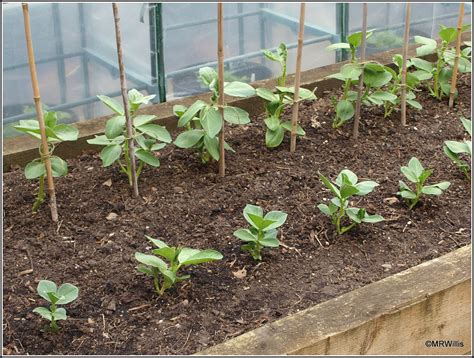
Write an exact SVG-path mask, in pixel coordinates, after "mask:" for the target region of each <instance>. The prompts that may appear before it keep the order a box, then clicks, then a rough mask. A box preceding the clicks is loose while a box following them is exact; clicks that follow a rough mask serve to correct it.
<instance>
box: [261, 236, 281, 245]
mask: <svg viewBox="0 0 474 358" xmlns="http://www.w3.org/2000/svg"><path fill="white" fill-rule="evenodd" d="M259 243H260V244H261V245H263V246H265V247H278V246H280V241H278V239H277V238H275V237H264V238H263V239H261V240H260V241H259Z"/></svg>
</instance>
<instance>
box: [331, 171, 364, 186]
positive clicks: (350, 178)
mask: <svg viewBox="0 0 474 358" xmlns="http://www.w3.org/2000/svg"><path fill="white" fill-rule="evenodd" d="M344 175H345V176H346V177H347V179H348V183H350V184H352V185H355V184H357V181H358V180H359V178H357V175H356V174H355V173H354V172H352V171H351V170H349V169H343V170H341V172H340V173H339V174H338V176H337V178H336V184H337V185H339V186H341V185H342V184H343V182H344V180H343V178H344Z"/></svg>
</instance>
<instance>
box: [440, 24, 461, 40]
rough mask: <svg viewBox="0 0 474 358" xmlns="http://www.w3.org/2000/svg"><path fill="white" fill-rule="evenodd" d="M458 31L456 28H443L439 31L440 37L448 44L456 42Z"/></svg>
mask: <svg viewBox="0 0 474 358" xmlns="http://www.w3.org/2000/svg"><path fill="white" fill-rule="evenodd" d="M456 34H457V30H456V28H454V27H443V28H441V30H440V31H439V37H441V39H442V40H443V41H445V42H447V43H448V44H449V43H451V42H453V41H454V40H456Z"/></svg>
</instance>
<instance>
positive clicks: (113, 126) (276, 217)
mask: <svg viewBox="0 0 474 358" xmlns="http://www.w3.org/2000/svg"><path fill="white" fill-rule="evenodd" d="M442 33H443V35H441V33H440V36H441V38H442V39H443V43H444V42H446V44H444V45H443V46H441V49H439V50H438V49H435V50H436V51H437V53H438V62H437V64H436V67H434V66H433V67H432V71H431V75H432V77H433V84H434V87H433V88H431V87H429V89H430V93H431V94H432V95H433V96H435V97H437V96H436V94H439V93H445V94H446V92H445V91H444V90H443V85H442V83H444V82H443V80H441V79H440V78H441V77H442V76H444V75H445V74H443V73H445V72H446V71H448V72H449V69H447V68H448V66H451V64H450V62H449V51H451V49H449V47H448V45H449V44H450V43H451V42H452V40H450V39H449V38H448V39H447V40H445V39H444V37H443V36H447V35H445V34H446V33H449V31H446V30H445V31H443V32H442ZM361 36H362V35H361V34H360V33H356V34H353V35H351V36H350V37H349V39H348V41H349V43H348V44H335V45H333V46H332V47H331V49H334V48H341V49H349V50H350V51H351V57H352V61H351V63H349V64H346V65H344V66H343V67H342V68H341V71H340V73H339V74H336V75H333V76H332V77H334V78H337V79H340V80H342V81H344V94H343V99H342V101H340V102H339V103H337V104H336V119H335V121H334V123H335V125H334V126H335V127H338V126H340V125H342V124H343V123H345V122H347V121H348V120H349V119H350V118H351V117H352V116H349V117H347V116H348V115H349V114H350V113H352V112H353V99H355V98H354V93H355V92H354V91H352V90H351V89H352V86H353V85H354V84H355V83H356V82H357V81H358V78H359V76H360V74H361V73H364V83H365V84H366V89H365V93H364V97H363V99H364V102H363V103H364V104H366V105H383V106H384V108H385V114H386V115H387V116H388V115H390V113H391V112H392V111H393V110H394V109H396V108H397V105H398V103H399V99H398V98H399V90H400V70H399V71H398V72H395V71H393V70H392V69H391V68H389V67H386V66H382V65H380V64H378V63H374V62H367V63H364V64H358V63H357V61H356V59H355V53H356V50H357V47H358V46H359V45H360V42H361ZM368 36H370V32H369V35H368ZM415 40H416V41H417V42H420V41H424V42H425V43H424V44H423V46H422V47H421V48H424V49H423V51H425V52H426V51H427V49H426V48H425V47H424V46H428V45H432V43H431V42H429V41H427V40H420V39H418V40H417V38H415ZM433 41H434V40H433ZM431 47H432V46H431ZM435 50H432V51H435ZM446 53H448V55H446ZM264 54H265V56H266V57H267V58H269V59H270V60H272V61H277V62H278V63H279V64H280V66H281V71H282V74H281V76H280V77H279V79H278V86H277V87H276V89H275V91H273V92H272V91H270V90H267V89H262V88H259V89H257V90H255V89H254V88H252V87H251V86H250V85H248V84H245V83H242V82H237V81H234V82H229V83H225V85H224V86H225V87H224V93H226V94H227V95H231V96H234V97H248V96H252V95H254V94H256V95H258V96H259V97H261V98H262V99H264V100H265V110H266V114H267V117H266V118H265V125H266V134H265V143H266V145H267V147H269V148H273V147H277V146H279V145H280V144H281V142H282V140H283V137H284V133H285V131H289V130H290V129H291V128H290V125H289V122H283V121H282V120H281V114H282V111H283V108H284V107H285V106H286V105H291V104H293V101H294V99H293V93H294V88H292V87H286V86H285V80H286V61H287V49H286V46H285V45H284V44H281V45H280V47H279V48H278V50H277V52H276V53H272V52H270V51H265V52H264ZM419 54H420V53H419ZM463 54H464V59H465V60H466V61H468V58H469V59H470V47H469V52H468V51H466V49H465V50H463ZM440 56H441V58H442V59H443V61H444V62H443V61H441V62H440ZM420 61H424V60H421V59H410V64H411V65H410V66H412V65H413V66H415V67H416V68H419V67H424V69H423V70H422V69H421V68H420V69H418V70H416V71H415V72H413V73H412V75H413V76H414V77H411V76H410V78H411V79H409V80H408V81H407V84H408V86H409V88H410V92H409V93H413V94H412V95H409V96H408V101H409V102H408V103H409V104H410V105H411V106H413V107H415V108H421V105H420V104H419V103H418V102H417V101H416V100H415V96H414V92H415V91H419V88H418V87H417V86H418V84H419V83H421V81H426V80H428V79H430V78H429V77H428V75H427V74H425V75H424V77H423V74H421V73H420V72H419V71H424V72H426V73H428V72H429V71H427V70H428V69H429V68H428V65H427V64H426V63H424V62H420ZM394 62H395V64H396V66H397V67H398V68H399V69H400V68H401V56H399V55H396V56H395V57H394ZM425 62H426V61H425ZM463 68H464V69H465V70H466V71H465V72H467V69H466V68H465V67H460V69H461V72H462V71H463V70H462V69H463ZM469 68H470V64H469ZM446 69H447V70H446ZM199 75H200V78H201V80H202V82H203V83H204V84H205V85H206V86H208V87H209V89H210V90H211V93H212V96H211V98H210V103H206V102H204V101H196V102H195V103H193V104H192V105H191V106H190V107H189V108H187V107H184V106H180V105H178V106H175V107H174V113H175V114H176V115H177V117H178V118H179V119H178V127H179V128H183V129H184V131H183V132H182V133H181V134H179V135H178V137H177V138H176V139H175V140H174V144H175V145H176V146H178V147H181V148H190V149H194V150H196V151H198V153H199V155H200V158H201V161H202V162H203V163H208V162H209V161H211V160H216V161H217V160H219V149H218V148H219V133H220V131H221V130H222V125H223V121H226V122H228V123H231V124H246V123H249V122H250V118H249V114H248V113H247V112H245V111H244V110H243V109H241V108H238V107H233V106H224V107H223V108H221V107H220V106H219V105H218V104H217V103H218V96H219V88H218V81H217V73H216V72H215V71H214V70H213V69H211V68H202V69H201V70H200V71H199ZM436 78H437V79H436ZM443 78H444V77H443ZM384 86H386V87H384ZM434 88H438V92H436V90H435V89H434ZM98 97H99V99H100V100H101V101H102V102H103V103H104V104H105V105H106V106H108V107H109V108H110V109H111V110H112V111H113V112H114V113H115V114H116V115H115V116H114V117H112V118H111V119H109V120H108V122H107V124H106V129H105V133H104V135H101V136H96V137H95V138H94V139H91V140H89V143H91V144H96V145H101V146H104V148H103V150H102V151H101V153H100V156H101V159H102V162H103V165H104V166H110V165H112V164H114V163H117V165H118V166H119V168H120V170H121V172H123V173H124V174H125V175H126V176H127V177H128V179H129V182H130V183H131V180H132V178H131V167H130V165H131V164H130V162H129V155H128V154H129V148H128V139H129V138H127V132H126V128H125V116H124V109H123V107H122V106H121V105H120V104H119V103H117V102H116V101H114V100H113V99H111V98H109V97H107V96H98ZM153 97H154V96H153V95H151V96H144V95H143V94H141V93H140V92H138V91H136V90H131V91H129V93H128V101H129V107H130V116H131V118H132V120H133V129H134V135H133V139H134V140H135V141H136V143H137V144H138V147H137V148H136V150H135V153H134V154H135V157H136V159H137V161H138V170H137V175H139V174H140V173H141V172H142V170H143V167H144V165H145V164H147V165H151V166H154V167H158V166H159V165H160V161H159V157H158V156H157V155H156V153H157V152H158V151H159V150H161V149H163V148H164V147H165V146H166V145H167V144H168V143H171V142H172V141H173V140H172V138H171V135H170V134H169V132H168V131H167V130H166V128H164V127H162V126H160V125H157V124H155V123H153V122H154V120H155V119H156V117H155V116H153V115H140V114H138V110H139V108H140V106H141V105H143V104H147V103H149V101H150V100H151V99H152V98H153ZM315 98H316V97H315V95H314V93H313V92H311V91H308V90H304V89H302V90H301V91H300V99H299V100H311V99H315ZM344 101H345V102H344ZM341 102H342V103H343V104H342V105H341ZM347 103H349V104H350V105H351V106H352V110H350V109H349V106H348V104H347ZM221 110H222V114H221ZM352 114H353V113H352ZM462 121H463V125H464V127H465V129H466V131H467V132H468V133H469V135H471V121H470V120H467V119H462ZM45 125H46V134H47V137H48V145H49V146H50V147H49V153H51V157H50V159H51V163H52V167H53V175H54V176H63V175H65V174H67V163H66V162H65V161H64V160H62V159H61V158H59V157H57V156H54V155H52V153H53V151H54V148H55V146H56V145H57V144H58V143H60V142H62V141H74V140H76V139H77V136H78V132H77V129H76V128H75V127H73V126H71V125H66V124H58V123H57V116H56V114H55V113H54V112H46V113H45ZM16 128H17V129H18V130H20V131H22V132H25V133H27V134H29V135H31V136H33V137H35V138H38V139H39V138H40V130H39V126H38V123H37V121H35V120H26V121H21V122H20V124H19V125H18V126H16ZM297 134H299V135H304V134H305V133H304V130H303V129H302V128H301V127H298V129H297ZM226 149H227V150H232V148H231V147H230V146H229V145H228V144H227V143H226ZM443 149H444V152H445V153H446V155H447V156H448V157H449V158H450V159H451V160H452V161H453V162H454V163H455V164H456V165H458V166H459V167H460V169H461V170H462V171H463V172H464V173H465V174H466V176H467V177H469V173H470V166H469V163H470V161H469V163H468V162H467V161H466V160H465V159H466V158H467V157H470V156H471V141H470V140H464V141H463V142H455V141H446V142H445V144H444V147H443ZM41 152H42V151H41V148H40V153H41ZM44 159H45V158H43V157H40V158H38V159H35V160H34V161H32V162H31V163H29V164H28V165H27V166H26V167H25V175H26V177H27V178H28V179H37V178H38V179H39V183H40V188H39V192H38V197H37V199H36V201H35V204H34V206H33V210H35V211H36V210H37V209H38V207H39V205H40V204H41V203H42V202H43V201H44V179H45V176H46V170H45V165H44ZM401 172H402V173H403V174H404V176H405V177H406V178H407V180H408V181H409V182H411V183H412V184H413V185H412V186H413V188H410V186H409V185H407V184H406V183H405V182H403V181H400V182H399V192H398V195H400V196H401V197H402V198H403V199H404V201H406V202H407V204H408V206H409V208H410V209H412V208H414V207H415V205H416V204H417V203H418V201H419V200H420V198H421V197H422V196H423V195H440V194H441V193H442V192H443V190H446V189H447V188H448V187H449V186H450V183H449V182H446V181H444V182H441V183H437V184H431V185H425V182H426V181H427V179H428V177H429V176H430V175H431V174H432V171H431V170H427V169H424V168H423V166H422V164H421V163H420V161H419V160H418V159H417V158H412V159H411V160H410V161H409V163H408V166H404V167H402V168H401ZM320 179H321V181H322V182H323V184H324V185H325V186H326V187H327V188H328V189H329V190H330V191H331V193H332V194H333V195H334V198H332V199H331V200H329V203H320V204H319V205H318V206H317V207H318V209H319V210H320V211H321V212H322V213H323V214H325V215H327V216H329V217H330V218H331V221H332V223H333V224H334V226H335V229H336V232H337V233H338V234H343V233H345V232H347V231H348V230H350V229H352V228H353V227H355V226H357V225H359V224H361V223H377V222H380V221H383V220H384V218H383V217H382V216H380V215H377V214H369V213H367V212H366V210H365V209H364V208H357V207H352V206H351V198H352V197H353V196H365V195H367V194H369V193H370V192H372V191H373V190H374V188H375V187H376V186H378V184H377V183H376V182H374V181H370V180H369V181H362V182H359V181H358V178H357V175H356V174H354V173H353V172H351V171H350V170H348V169H345V170H343V171H341V172H340V173H339V175H338V176H337V178H336V180H335V181H333V182H332V181H330V180H329V179H328V178H326V177H325V176H324V175H322V174H320ZM244 217H245V219H246V220H247V222H248V223H249V224H250V228H242V229H238V230H236V231H235V232H234V235H235V236H236V237H237V238H239V239H240V240H242V241H244V242H245V244H243V245H242V246H241V248H242V250H245V251H248V252H249V253H250V254H251V256H252V257H253V258H254V259H255V260H261V259H262V254H261V252H262V249H263V248H265V247H269V248H272V247H279V245H280V242H279V241H278V238H277V236H278V231H277V229H278V227H280V226H282V225H283V224H284V223H285V221H286V218H287V214H286V213H284V212H282V211H272V212H269V213H267V214H266V215H264V214H263V209H262V208H260V207H257V206H254V205H247V206H246V207H245V209H244ZM147 238H148V239H149V240H150V241H151V242H152V244H153V245H154V246H156V248H155V249H153V250H152V254H153V255H150V254H144V253H139V252H137V253H136V254H135V258H136V259H137V261H139V262H140V265H139V266H138V270H139V271H140V272H142V273H145V274H147V275H149V276H151V277H152V278H153V285H154V288H155V291H156V292H157V293H158V294H159V295H162V294H163V293H164V292H165V291H166V290H167V289H169V288H171V287H172V286H173V285H174V284H176V283H178V282H180V281H183V280H185V279H187V278H189V276H187V275H178V272H179V270H180V269H181V268H182V267H185V266H188V265H195V264H201V263H205V262H210V261H215V260H220V259H222V254H221V253H219V252H217V251H215V250H210V249H208V250H197V249H191V248H182V247H169V246H168V245H167V244H166V243H164V242H163V241H161V240H157V239H153V238H150V237H147ZM38 293H39V295H40V296H41V297H43V298H44V299H46V300H47V301H48V302H50V308H49V309H47V308H45V307H39V308H36V309H35V312H36V313H38V314H40V315H41V316H42V317H44V318H46V319H48V320H50V321H51V323H50V328H51V330H53V331H57V330H58V326H57V321H58V320H63V319H66V318H67V316H66V311H65V309H64V308H62V307H60V308H58V307H57V306H58V305H64V304H67V303H70V302H72V301H74V300H75V299H76V298H77V296H78V289H77V287H75V286H73V285H70V284H64V285H62V286H61V287H60V288H59V289H58V288H57V286H56V284H54V282H51V281H46V280H43V281H41V282H40V284H39V285H38Z"/></svg>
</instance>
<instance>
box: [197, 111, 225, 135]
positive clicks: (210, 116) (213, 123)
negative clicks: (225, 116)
mask: <svg viewBox="0 0 474 358" xmlns="http://www.w3.org/2000/svg"><path fill="white" fill-rule="evenodd" d="M201 124H202V127H203V129H204V131H205V132H206V134H207V135H208V136H209V137H211V138H213V137H215V136H216V135H218V134H219V132H220V131H221V128H222V117H221V114H220V112H219V110H218V109H217V108H215V107H210V108H209V109H208V110H207V111H206V113H205V114H204V118H203V119H202V121H201Z"/></svg>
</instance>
